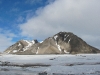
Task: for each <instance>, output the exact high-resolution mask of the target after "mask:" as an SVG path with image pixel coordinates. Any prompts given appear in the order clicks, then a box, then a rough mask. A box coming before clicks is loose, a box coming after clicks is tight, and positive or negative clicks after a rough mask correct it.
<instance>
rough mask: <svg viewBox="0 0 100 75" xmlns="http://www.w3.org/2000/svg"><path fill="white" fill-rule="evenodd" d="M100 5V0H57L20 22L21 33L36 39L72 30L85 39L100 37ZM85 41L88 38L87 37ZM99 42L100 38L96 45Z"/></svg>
mask: <svg viewBox="0 0 100 75" xmlns="http://www.w3.org/2000/svg"><path fill="white" fill-rule="evenodd" d="M99 7H100V0H56V1H55V2H53V3H50V4H49V5H47V6H45V7H43V8H39V9H38V10H37V11H36V16H34V17H32V18H31V19H28V20H27V22H26V23H23V24H20V25H19V27H20V29H21V31H22V32H21V34H22V35H23V36H27V37H32V38H34V39H35V38H37V39H45V38H47V37H49V36H52V35H54V34H55V33H57V32H59V31H67V32H69V31H70V32H73V33H74V34H76V35H78V36H80V37H82V38H83V39H84V36H86V35H88V36H92V38H96V37H99V36H100V35H99V32H100V9H99ZM87 38H88V39H89V38H91V37H87ZM96 39H97V40H99V39H98V38H96ZM85 41H88V40H87V39H85ZM91 41H95V40H94V39H91V40H89V41H88V42H91ZM95 42H96V41H95ZM99 42H100V40H99V41H98V42H97V44H96V46H98V44H100V43H99ZM90 44H92V43H90Z"/></svg>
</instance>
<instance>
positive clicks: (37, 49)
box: [4, 32, 100, 55]
mask: <svg viewBox="0 0 100 75" xmlns="http://www.w3.org/2000/svg"><path fill="white" fill-rule="evenodd" d="M4 53H8V54H24V55H25V54H26V55H31V54H32V55H34V54H36V55H37V54H79V53H100V50H99V49H97V48H95V47H92V46H90V45H89V44H87V43H86V42H85V41H84V40H82V39H81V38H80V37H78V36H77V35H75V34H73V33H71V32H59V33H57V34H55V35H54V36H52V37H49V38H47V39H45V40H44V41H43V42H38V41H37V40H32V41H27V40H20V41H18V42H16V43H15V44H13V45H12V46H10V47H9V48H7V49H6V50H5V51H4Z"/></svg>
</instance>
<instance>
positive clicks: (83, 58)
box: [0, 54, 100, 75]
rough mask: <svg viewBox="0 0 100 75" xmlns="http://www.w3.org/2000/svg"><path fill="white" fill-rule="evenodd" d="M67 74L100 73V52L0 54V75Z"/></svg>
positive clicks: (97, 74)
mask: <svg viewBox="0 0 100 75" xmlns="http://www.w3.org/2000/svg"><path fill="white" fill-rule="evenodd" d="M46 73H47V74H46ZM68 74H73V75H100V54H77V55H69V54H65V55H0V75H68Z"/></svg>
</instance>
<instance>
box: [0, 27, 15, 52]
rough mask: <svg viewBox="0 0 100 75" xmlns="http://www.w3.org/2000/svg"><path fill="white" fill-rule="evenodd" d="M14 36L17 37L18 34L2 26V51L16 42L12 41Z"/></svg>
mask: <svg viewBox="0 0 100 75" xmlns="http://www.w3.org/2000/svg"><path fill="white" fill-rule="evenodd" d="M13 37H16V35H15V34H13V33H11V32H10V31H9V30H3V29H1V28H0V52H2V51H4V50H5V49H7V47H9V46H11V45H12V44H13V43H14V42H12V39H13Z"/></svg>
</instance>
